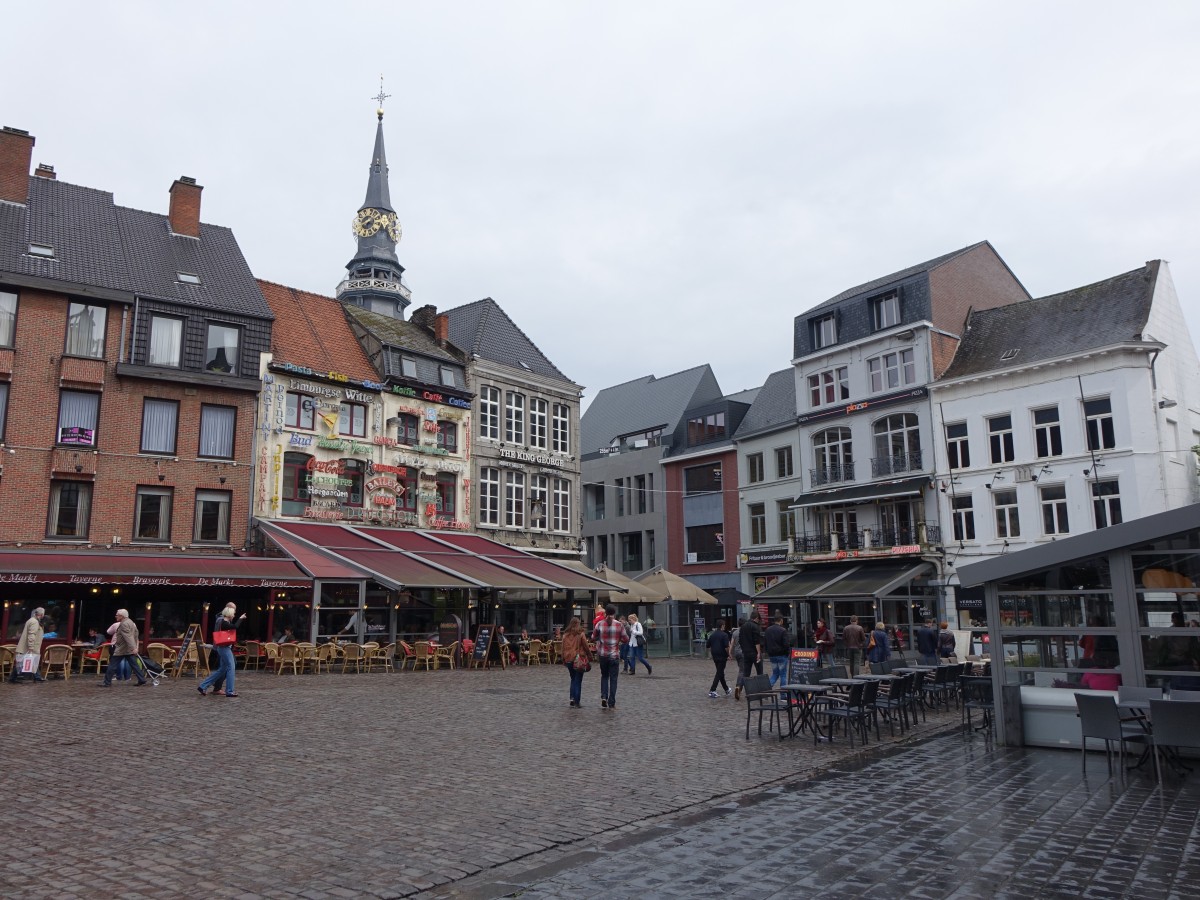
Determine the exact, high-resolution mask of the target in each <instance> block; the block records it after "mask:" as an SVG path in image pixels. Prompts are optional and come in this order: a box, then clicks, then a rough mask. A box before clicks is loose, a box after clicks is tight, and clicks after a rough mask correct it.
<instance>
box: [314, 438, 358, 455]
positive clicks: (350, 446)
mask: <svg viewBox="0 0 1200 900" xmlns="http://www.w3.org/2000/svg"><path fill="white" fill-rule="evenodd" d="M317 446H318V447H320V448H321V449H322V450H338V451H341V452H342V453H353V454H356V455H358V456H366V455H367V454H368V453H370V452H371V448H370V447H369V446H368V445H367V444H360V443H359V442H358V441H351V440H347V439H346V438H335V437H323V438H321V439H320V440H319V441H317Z"/></svg>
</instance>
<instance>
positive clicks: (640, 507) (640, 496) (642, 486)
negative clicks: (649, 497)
mask: <svg viewBox="0 0 1200 900" xmlns="http://www.w3.org/2000/svg"><path fill="white" fill-rule="evenodd" d="M633 493H634V498H635V499H634V502H635V503H636V504H637V512H638V513H639V514H641V513H644V512H646V511H647V509H646V476H645V475H635V476H634V478H633ZM653 509H654V507H650V511H653Z"/></svg>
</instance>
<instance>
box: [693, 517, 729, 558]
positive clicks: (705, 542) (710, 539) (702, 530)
mask: <svg viewBox="0 0 1200 900" xmlns="http://www.w3.org/2000/svg"><path fill="white" fill-rule="evenodd" d="M683 534H684V540H685V542H686V543H685V545H684V553H685V554H687V555H686V556H684V562H722V561H723V560H724V559H725V543H724V541H723V539H722V537H723V536H722V534H721V526H720V525H695V526H693V527H691V528H687V529H684V533H683Z"/></svg>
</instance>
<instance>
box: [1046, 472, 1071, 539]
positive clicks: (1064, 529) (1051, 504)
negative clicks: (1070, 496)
mask: <svg viewBox="0 0 1200 900" xmlns="http://www.w3.org/2000/svg"><path fill="white" fill-rule="evenodd" d="M1038 494H1039V495H1040V497H1041V501H1042V532H1043V533H1044V534H1048V535H1049V534H1069V533H1070V531H1071V526H1070V525H1068V524H1067V486H1066V485H1065V484H1047V485H1045V486H1044V487H1039V488H1038Z"/></svg>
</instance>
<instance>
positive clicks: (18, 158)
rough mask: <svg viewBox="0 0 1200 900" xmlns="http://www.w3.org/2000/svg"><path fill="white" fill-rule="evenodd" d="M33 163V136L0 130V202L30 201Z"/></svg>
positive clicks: (10, 130)
mask: <svg viewBox="0 0 1200 900" xmlns="http://www.w3.org/2000/svg"><path fill="white" fill-rule="evenodd" d="M32 162H33V136H32V135H29V134H23V133H21V132H18V131H14V130H12V129H8V128H5V129H3V130H0V200H8V201H10V202H12V203H27V202H28V201H29V166H30V164H31V163H32Z"/></svg>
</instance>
